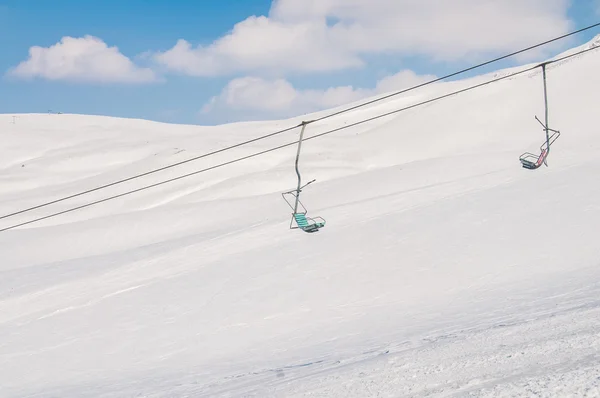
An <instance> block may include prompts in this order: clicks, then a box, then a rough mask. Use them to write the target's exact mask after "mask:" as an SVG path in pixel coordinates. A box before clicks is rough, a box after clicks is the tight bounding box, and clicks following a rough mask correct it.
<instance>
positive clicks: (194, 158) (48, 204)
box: [0, 22, 600, 232]
mask: <svg viewBox="0 0 600 398" xmlns="http://www.w3.org/2000/svg"><path fill="white" fill-rule="evenodd" d="M599 26H600V22H598V23H595V24H593V25H589V26H586V27H584V28H581V29H579V30H576V31H573V32H570V33H567V34H564V35H562V36H558V37H555V38H553V39H550V40H546V41H544V42H542V43H539V44H536V45H533V46H530V47H527V48H524V49H522V50H519V51H515V52H512V53H510V54H507V55H504V56H501V57H498V58H495V59H493V60H490V61H487V62H484V63H481V64H478V65H475V66H471V67H469V68H466V69H462V70H460V71H458V72H454V73H451V74H449V75H446V76H443V77H440V78H437V79H434V80H431V81H428V82H425V83H422V84H419V85H416V86H413V87H410V88H407V89H404V90H401V91H397V92H394V93H392V94H388V95H386V96H383V97H380V98H376V99H374V100H371V101H367V102H364V103H361V104H359V105H355V106H352V107H349V108H345V109H343V110H340V111H337V112H334V113H331V114H328V115H325V116H322V117H320V118H317V119H314V120H311V121H310V122H307V123H316V122H319V121H322V120H325V119H328V118H331V117H334V116H338V115H341V114H344V113H347V112H350V111H353V110H356V109H359V108H362V107H365V106H367V105H372V104H374V103H377V102H379V101H383V100H385V99H388V98H392V97H394V96H398V95H400V94H404V93H407V92H409V91H413V90H416V89H418V88H422V87H425V86H427V85H430V84H433V83H437V82H439V81H442V80H445V79H448V78H451V77H454V76H458V75H460V74H463V73H466V72H470V71H472V70H475V69H478V68H481V67H483V66H486V65H490V64H492V63H495V62H498V61H501V60H504V59H506V58H510V57H513V56H515V55H518V54H522V53H524V52H527V51H531V50H533V49H536V48H538V47H542V46H545V45H547V44H550V43H553V42H556V41H559V40H562V39H565V38H567V37H570V36H573V35H576V34H578V33H582V32H585V31H587V30H590V29H593V28H596V27H599ZM301 125H302V123H301V124H299V125H296V126H293V127H288V128H285V129H282V130H278V131H275V132H272V133H269V134H266V135H263V136H259V137H256V138H253V139H251V140H248V141H243V142H240V143H238V144H235V145H231V146H228V147H225V148H222V149H218V150H215V151H212V152H208V153H205V154H202V155H199V156H196V157H193V158H190V159H186V160H183V161H180V162H177V163H173V164H170V165H167V166H163V167H159V168H157V169H153V170H150V171H147V172H145V173H142V174H137V175H134V176H131V177H128V178H124V179H121V180H117V181H114V182H112V183H109V184H105V185H101V186H99V187H96V188H92V189H88V190H85V191H82V192H79V193H75V194H72V195H69V196H65V197H62V198H59V199H55V200H52V201H49V202H45V203H42V204H39V205H36V206H32V207H29V208H26V209H23V210H19V211H16V212H13V213H9V214H6V215H3V216H0V220H2V219H5V218H9V217H13V216H16V215H19V214H23V213H26V212H30V211H33V210H37V209H40V208H42V207H46V206H50V205H53V204H56V203H60V202H63V201H65V200H69V199H73V198H76V197H79V196H83V195H86V194H89V193H92V192H96V191H99V190H102V189H106V188H110V187H112V186H115V185H119V184H123V183H125V182H128V181H132V180H135V179H138V178H142V177H145V176H148V175H151V174H154V173H158V172H160V171H164V170H167V169H171V168H173V167H177V166H181V165H183V164H186V163H190V162H194V161H196V160H200V159H203V158H206V157H209V156H212V155H216V154H218V153H221V152H225V151H229V150H231V149H235V148H238V147H241V146H244V145H247V144H250V143H254V142H257V141H260V140H264V139H267V138H270V137H273V136H276V135H279V134H283V133H286V132H288V131H291V130H294V129H296V128H298V127H300V126H301ZM0 232H1V231H0Z"/></svg>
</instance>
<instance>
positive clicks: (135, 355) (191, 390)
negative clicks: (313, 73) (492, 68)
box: [0, 44, 600, 397]
mask: <svg viewBox="0 0 600 398" xmlns="http://www.w3.org/2000/svg"><path fill="white" fill-rule="evenodd" d="M588 45H589V44H588ZM599 70H600V53H598V52H590V53H587V54H585V55H584V56H580V57H577V58H573V59H570V60H568V61H565V62H562V63H559V64H555V65H552V67H551V68H549V71H548V88H549V94H550V106H551V119H550V121H551V125H550V127H553V128H558V129H560V130H561V132H562V136H561V138H560V139H559V140H558V141H557V142H556V144H555V145H554V146H553V148H552V151H551V153H550V157H549V166H550V167H548V168H546V167H543V168H541V169H539V170H536V171H529V170H525V169H522V168H521V167H520V164H519V161H518V157H519V155H520V154H521V153H522V152H525V151H536V150H538V147H539V145H540V144H542V142H543V138H544V133H543V131H542V130H541V128H540V126H539V125H538V124H537V122H536V121H535V120H534V115H536V114H537V115H538V116H540V117H542V116H543V95H542V79H541V73H540V71H536V72H532V73H529V74H524V75H521V76H520V77H516V78H512V79H509V80H505V81H503V82H500V83H496V84H493V85H490V86H486V87H485V88H482V89H478V90H476V91H472V92H468V93H465V94H461V95H457V96H453V97H451V98H450V99H447V100H444V101H441V102H437V103H434V104H430V105H428V106H424V107H419V108H416V109H413V110H410V111H407V112H402V113H399V114H397V115H395V116H390V117H387V118H384V119H381V120H378V121H376V122H372V123H368V124H365V125H362V126H359V127H355V128H352V129H348V130H345V131H340V132H338V133H335V134H332V135H329V136H326V137H323V138H319V139H316V140H310V141H307V142H306V143H305V145H304V146H303V157H302V162H301V166H302V171H303V174H304V176H305V178H306V179H307V180H308V179H312V178H316V179H317V182H316V183H315V184H313V185H311V186H310V187H309V188H307V190H306V191H305V192H303V195H304V196H303V199H304V200H305V203H306V205H307V206H308V207H309V211H310V213H309V215H321V216H323V217H325V218H326V219H327V226H326V227H325V228H324V229H323V230H321V231H320V232H318V233H317V234H305V233H302V232H299V231H290V230H288V229H287V228H288V224H289V221H290V210H289V209H288V208H287V207H286V205H285V203H284V202H283V200H282V199H281V196H280V194H279V193H280V192H282V191H284V190H289V189H291V188H293V187H294V186H295V183H296V180H295V174H294V170H293V158H294V156H295V150H296V148H295V147H289V148H287V149H284V150H280V151H277V152H273V153H270V154H268V155H265V156H261V157H258V158H254V159H251V160H248V161H245V162H241V163H237V164H235V165H231V166H227V167H223V168H220V169H216V170H213V171H211V172H207V173H203V174H200V175H197V176H195V177H191V178H188V179H184V180H180V181H178V182H176V183H172V184H167V185H163V186H161V187H158V188H154V189H151V190H147V191H144V192H141V193H137V194H134V195H130V196H127V197H124V198H121V199H118V200H114V201H110V202H106V203H103V204H100V205H97V206H93V207H89V208H86V209H83V210H80V211H77V212H73V213H69V214H65V215H62V216H60V217H55V218H51V219H48V220H45V221H42V222H39V223H36V224H32V225H29V226H26V227H22V228H19V229H14V230H10V231H6V232H3V233H0V396H2V397H134V396H144V397H209V396H210V397H215V396H257V397H304V396H312V397H329V396H336V397H338V396H339V397H367V396H385V397H398V396H426V395H433V396H533V395H536V394H538V395H540V396H562V395H578V396H586V395H587V396H598V395H600V351H599V350H600V244H599V243H598V228H599V227H598V226H599V225H600V184H598V176H599V175H600V156H599V153H600V131H599V130H598V127H597V126H598V120H597V113H598V104H599V103H600V102H599V101H600V90H599V89H600V74H599V73H598V71H599ZM499 73H506V71H501V72H499ZM493 76H494V74H490V75H485V76H479V77H476V78H471V79H468V80H464V81H458V82H452V83H440V84H436V85H432V86H429V87H427V88H425V89H422V90H419V91H414V92H411V93H407V94H406V95H404V96H400V97H398V98H392V99H389V100H386V101H383V102H381V103H378V104H375V105H372V106H369V107H366V108H363V109H360V110H356V111H354V112H351V113H348V114H345V115H343V116H339V117H336V118H331V119H328V120H326V121H324V122H322V123H318V124H314V125H310V126H309V128H308V130H307V136H308V137H310V136H312V135H314V134H318V133H319V132H323V131H326V130H328V129H331V128H335V127H340V126H343V125H345V124H350V123H352V122H354V121H358V120H361V119H363V118H366V117H370V116H374V115H377V114H381V113H384V112H387V111H390V110H393V109H396V108H399V107H402V106H405V105H408V104H412V103H416V102H419V101H422V100H424V99H428V98H431V97H433V96H437V95H440V94H443V93H447V92H450V91H453V90H455V89H457V88H462V87H466V86H469V85H472V84H475V83H479V82H483V81H486V80H489V79H491V78H493ZM323 114H326V113H323ZM313 117H314V115H310V116H307V117H305V118H306V119H309V118H313ZM300 120H302V118H296V119H293V120H287V121H280V122H264V123H240V124H235V125H227V126H219V127H212V128H208V127H195V126H177V125H167V124H159V123H153V122H147V121H139V120H125V119H114V118H105V117H93V116H76V115H32V114H24V115H19V117H18V118H17V119H16V120H15V124H13V123H12V122H13V118H12V115H0V126H2V127H1V129H0V139H1V141H2V146H1V147H0V169H1V172H0V215H4V214H8V213H11V212H14V211H18V210H20V209H23V208H26V207H30V206H34V205H37V204H40V203H43V202H45V201H48V200H52V199H56V198H60V197H62V196H66V195H69V194H72V193H76V192H79V191H81V190H85V189H89V188H94V187H96V186H99V185H102V184H105V183H110V182H112V181H115V180H117V179H120V178H124V177H129V176H131V175H135V174H137V173H140V172H145V171H148V170H151V169H154V168H157V167H160V166H163V165H166V164H170V163H174V162H177V161H180V160H184V159H187V158H190V157H193V156H197V155H199V154H202V153H205V152H208V151H211V150H214V149H218V148H221V147H224V146H227V145H231V144H234V143H237V142H239V141H242V140H245V139H249V138H252V137H255V136H258V135H261V134H263V133H267V132H270V131H273V130H276V129H278V128H281V127H287V126H289V125H293V124H294V123H298V122H299V121H300ZM298 133H299V132H298V130H295V131H294V132H290V133H287V134H283V135H281V136H277V137H274V138H271V139H268V140H265V141H260V142H257V143H254V144H252V145H248V146H245V147H241V148H238V149H235V150H232V151H228V152H226V153H222V154H219V155H216V156H212V157H209V158H206V159H202V160H200V161H197V162H192V163H188V164H186V165H184V166H180V167H177V168H173V169H170V170H167V171H164V172H161V173H157V174H153V175H151V176H147V177H144V178H142V179H138V180H134V181H130V182H128V183H125V184H122V185H118V186H115V187H111V188H109V189H105V190H102V191H98V192H94V193H93V194H90V195H86V196H81V197H78V198H75V199H72V200H68V201H65V202H61V203H58V204H55V205H52V206H48V207H46V208H42V209H38V210H36V211H32V212H29V213H26V214H21V215H19V216H15V217H11V218H7V219H3V220H0V229H1V228H4V227H7V226H10V225H13V224H17V223H20V222H24V221H27V220H29V219H33V218H36V217H41V216H44V215H47V214H51V213H54V212H58V211H61V210H65V209H68V208H71V207H75V206H78V205H82V204H85V203H88V202H91V201H93V200H98V199H102V198H104V197H108V196H111V195H114V194H118V193H121V192H125V191H127V190H130V189H135V188H138V187H141V186H143V185H147V184H150V183H154V182H158V181H161V180H164V179H167V178H169V177H173V176H177V175H180V174H184V173H186V172H190V171H194V170H198V169H202V168H205V167H209V166H211V165H215V164H218V163H220V162H222V161H227V160H231V159H234V158H236V157H239V156H243V155H246V154H250V153H253V152H256V151H259V150H263V149H267V148H270V147H273V146H276V145H278V144H281V143H285V142H291V141H294V140H296V139H297V138H298Z"/></svg>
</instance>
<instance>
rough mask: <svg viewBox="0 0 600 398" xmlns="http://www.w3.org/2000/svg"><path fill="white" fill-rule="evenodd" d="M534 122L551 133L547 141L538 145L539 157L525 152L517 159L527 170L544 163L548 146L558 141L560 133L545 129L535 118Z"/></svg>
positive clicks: (548, 150)
mask: <svg viewBox="0 0 600 398" xmlns="http://www.w3.org/2000/svg"><path fill="white" fill-rule="evenodd" d="M536 120H537V121H538V122H539V123H540V124H541V125H542V127H544V131H551V132H552V135H549V136H548V138H547V140H546V141H544V143H543V144H542V145H540V154H539V155H535V154H533V153H531V152H525V153H524V154H522V155H521V156H520V157H519V160H520V161H521V165H522V166H523V167H524V168H526V169H529V170H535V169H537V168H539V167H540V166H541V165H542V164H544V163H545V162H546V158H547V157H548V153H550V146H551V145H552V144H553V143H554V141H556V140H557V139H558V137H560V131H558V130H553V129H549V128H547V127H546V126H545V125H544V123H542V122H541V121H540V119H538V118H537V116H536Z"/></svg>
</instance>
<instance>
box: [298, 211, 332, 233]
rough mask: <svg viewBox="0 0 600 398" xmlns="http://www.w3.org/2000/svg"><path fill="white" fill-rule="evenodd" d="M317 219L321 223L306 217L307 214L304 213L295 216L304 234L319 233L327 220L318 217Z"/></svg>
mask: <svg viewBox="0 0 600 398" xmlns="http://www.w3.org/2000/svg"><path fill="white" fill-rule="evenodd" d="M317 219H318V220H319V221H316V220H314V219H312V218H310V217H306V214H304V213H296V214H294V220H296V224H297V225H298V228H300V229H301V230H303V231H304V232H317V231H318V230H319V229H320V228H323V227H324V226H325V220H324V219H323V218H321V217H317Z"/></svg>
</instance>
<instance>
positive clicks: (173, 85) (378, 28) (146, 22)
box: [0, 0, 600, 124]
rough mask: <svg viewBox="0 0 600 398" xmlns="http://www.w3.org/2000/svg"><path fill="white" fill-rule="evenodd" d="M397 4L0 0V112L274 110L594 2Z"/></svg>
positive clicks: (446, 56) (571, 21)
mask: <svg viewBox="0 0 600 398" xmlns="http://www.w3.org/2000/svg"><path fill="white" fill-rule="evenodd" d="M409 3H410V1H408V0H371V1H367V0H278V1H275V2H272V1H271V0H219V1H184V0H179V1H176V2H175V1H166V0H163V1H159V0H154V1H149V0H146V1H142V0H127V1H123V0H103V1H99V0H96V1H81V0H79V1H73V0H57V1H47V0H28V1H22V0H0V46H1V48H2V50H3V51H2V52H1V53H0V71H1V72H2V78H1V79H0V113H29V112H47V111H49V110H52V111H60V112H64V113H83V114H100V115H110V116H121V117H134V118H144V119H152V120H159V121H168V122H176V123H194V124H215V123H222V122H228V121H237V120H246V119H259V118H279V117H285V116H291V115H295V114H301V113H305V112H310V111H313V110H317V109H324V108H329V107H333V106H336V105H340V104H343V103H347V102H350V101H356V100H360V99H361V98H365V97H368V96H371V95H375V94H378V93H381V92H386V91H392V90H397V89H400V88H403V87H406V86H409V85H411V84H414V83H418V82H421V81H423V80H427V79H428V78H431V77H433V76H440V75H443V74H445V73H449V72H452V71H454V70H455V69H458V68H462V67H464V66H467V65H470V64H471V63H474V62H478V61H482V60H485V59H487V58H488V57H491V56H495V55H499V54H503V53H505V52H509V51H511V50H516V49H519V48H521V47H524V46H527V45H529V44H533V43H536V42H538V41H543V40H545V39H547V38H550V37H553V36H556V35H560V34H563V33H566V32H568V31H570V30H574V29H576V28H579V27H582V26H585V25H588V24H591V23H595V22H597V21H598V20H600V12H598V10H599V9H600V1H599V0H573V1H568V0H518V1H517V0H506V1H504V2H498V1H496V0H489V1H488V0H456V1H453V2H450V1H440V0H429V1H423V2H421V3H423V4H425V6H424V7H423V8H422V9H418V8H419V6H416V7H415V6H412V7H408V6H407V5H408V4H409ZM426 3H431V4H429V5H427V4H426ZM434 3H435V4H434ZM451 3H452V6H450V7H447V6H446V5H448V4H451ZM497 3H503V4H501V5H498V4H497ZM440 4H443V5H444V6H440ZM253 16H256V17H253ZM236 24H237V25H236ZM598 33H600V30H594V31H591V32H589V33H586V34H581V35H579V36H578V37H577V38H576V39H575V40H573V41H570V42H565V43H563V44H562V45H561V47H553V48H549V49H547V52H545V53H536V54H531V56H530V58H522V59H518V60H515V61H513V62H511V63H512V64H514V63H523V62H528V61H531V60H539V59H542V58H543V57H544V56H546V55H550V54H553V53H556V52H558V51H560V50H563V49H565V48H567V47H570V46H573V45H577V44H581V43H583V42H585V41H588V40H590V39H591V38H592V37H593V36H595V35H596V34H598ZM63 38H68V39H67V40H64V39H63ZM57 43H58V46H57ZM34 46H37V47H39V51H38V53H37V54H38V55H36V56H35V57H32V58H30V54H29V49H30V48H31V47H34ZM511 63H504V64H502V65H499V66H507V65H509V64H511ZM65 65H66V66H65ZM499 66H497V67H499ZM497 67H496V68H497Z"/></svg>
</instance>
